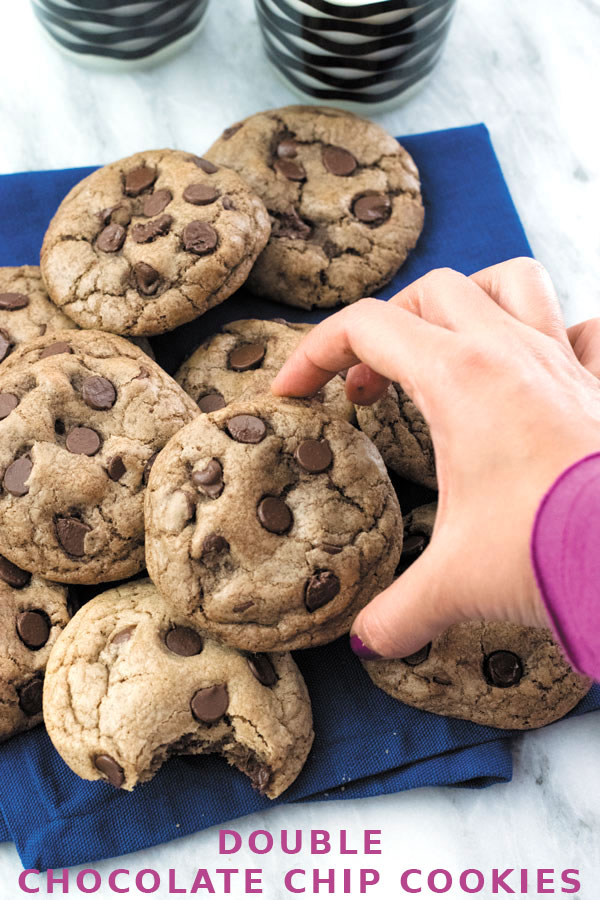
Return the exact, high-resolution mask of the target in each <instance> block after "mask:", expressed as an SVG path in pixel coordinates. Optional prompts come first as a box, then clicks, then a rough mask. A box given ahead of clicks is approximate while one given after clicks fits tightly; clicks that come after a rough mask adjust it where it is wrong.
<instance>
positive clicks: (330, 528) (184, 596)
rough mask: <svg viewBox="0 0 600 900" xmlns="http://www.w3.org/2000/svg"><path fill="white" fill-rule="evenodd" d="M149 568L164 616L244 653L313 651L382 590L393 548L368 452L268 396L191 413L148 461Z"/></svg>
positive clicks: (392, 501) (340, 431)
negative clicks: (168, 607)
mask: <svg viewBox="0 0 600 900" xmlns="http://www.w3.org/2000/svg"><path fill="white" fill-rule="evenodd" d="M145 509H146V561H147V565H148V571H149V573H150V576H151V578H152V579H153V581H154V583H155V584H156V585H157V586H158V588H159V590H160V591H161V592H162V593H163V595H164V596H165V597H167V598H168V599H169V603H171V604H172V605H173V608H175V609H179V610H181V611H183V612H189V613H193V614H195V615H197V617H198V621H199V622H200V623H201V624H202V627H203V628H204V629H205V630H206V631H208V632H209V633H211V634H213V635H215V636H216V637H219V638H221V639H223V640H225V641H226V642H227V643H229V644H231V645H232V646H235V647H242V648H244V649H249V650H289V649H296V648H300V647H308V646H317V645H320V644H326V643H328V642H329V641H332V640H334V639H335V638H337V637H339V636H340V635H342V634H344V633H345V632H347V631H348V630H349V627H350V624H351V622H352V620H353V618H354V617H355V616H356V614H357V612H358V611H359V609H361V608H362V607H363V606H364V605H365V604H366V603H368V602H369V600H370V599H371V598H372V597H373V596H374V594H376V593H377V592H378V591H380V590H382V589H383V588H385V587H386V586H387V585H388V584H389V583H390V582H391V580H392V578H393V574H394V570H395V568H396V565H397V562H398V558H399V555H400V548H401V544H402V519H401V515H400V507H399V505H398V501H397V499H396V495H395V493H394V490H393V488H392V485H391V483H390V481H389V478H388V476H387V473H386V470H385V466H384V465H383V462H382V460H381V457H380V456H379V453H378V451H377V450H376V448H375V447H374V446H373V444H372V443H371V442H370V441H369V439H368V438H367V437H365V435H363V434H361V433H360V432H359V431H357V429H355V428H353V427H352V425H349V424H348V423H346V422H343V421H342V420H341V419H336V418H333V417H331V416H330V415H328V414H327V413H325V412H323V411H319V410H317V409H315V408H314V407H310V406H309V405H308V404H306V403H303V402H301V401H283V400H276V399H275V398H273V397H270V396H268V395H262V396H261V397H259V398H255V399H246V400H241V401H237V402H236V403H233V404H231V405H230V406H228V407H226V408H225V409H221V410H219V411H217V412H214V413H210V414H208V415H205V416H198V417H197V418H196V419H195V420H194V422H192V423H191V424H190V425H188V426H186V427H185V428H184V429H182V430H181V432H180V433H179V434H177V435H175V436H174V438H173V439H172V440H171V441H170V442H169V444H168V445H167V447H165V449H164V451H163V452H162V453H161V454H159V456H158V458H157V460H156V464H155V466H154V467H153V470H152V472H151V475H150V479H149V482H148V489H147V496H146V504H145Z"/></svg>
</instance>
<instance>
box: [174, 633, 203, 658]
mask: <svg viewBox="0 0 600 900" xmlns="http://www.w3.org/2000/svg"><path fill="white" fill-rule="evenodd" d="M165 644H166V645H167V647H168V648H169V650H170V651H171V653H176V654H177V656H197V655H198V654H199V653H201V652H202V648H203V647H204V643H203V641H202V638H201V637H200V635H199V634H198V632H197V631H194V629H193V628H186V627H185V626H183V625H178V626H176V627H174V628H171V630H170V631H168V632H167V634H166V636H165Z"/></svg>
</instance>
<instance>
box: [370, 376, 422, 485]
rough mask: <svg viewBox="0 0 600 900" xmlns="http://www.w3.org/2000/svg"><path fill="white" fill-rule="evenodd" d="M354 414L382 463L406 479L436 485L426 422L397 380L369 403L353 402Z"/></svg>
mask: <svg viewBox="0 0 600 900" xmlns="http://www.w3.org/2000/svg"><path fill="white" fill-rule="evenodd" d="M356 418H357V420H358V427H359V428H360V429H361V431H364V433H365V434H366V435H368V436H369V437H370V438H371V440H372V441H373V443H374V444H375V446H376V447H377V449H378V450H379V452H380V453H381V455H382V457H383V461H384V462H385V464H386V466H389V468H390V469H392V470H393V471H394V472H396V473H397V474H398V475H401V476H402V477H403V478H407V479H408V480H409V481H416V482H417V483H418V484H423V485H425V486H426V487H430V488H436V487H437V479H436V474H435V458H434V453H433V443H432V441H431V434H430V431H429V426H428V425H427V422H426V421H425V419H424V418H423V416H422V414H421V412H420V411H419V409H418V408H417V407H416V406H415V404H414V403H413V401H412V400H411V399H410V397H409V396H408V394H406V393H405V392H404V391H403V390H402V388H401V387H400V385H399V384H391V385H390V386H389V387H388V389H387V391H386V392H385V394H384V395H383V397H380V399H379V400H377V401H376V402H375V403H373V404H372V405H371V406H357V407H356Z"/></svg>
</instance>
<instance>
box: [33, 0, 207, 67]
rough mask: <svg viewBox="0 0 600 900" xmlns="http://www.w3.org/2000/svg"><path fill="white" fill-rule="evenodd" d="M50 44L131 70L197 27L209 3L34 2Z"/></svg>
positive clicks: (176, 45)
mask: <svg viewBox="0 0 600 900" xmlns="http://www.w3.org/2000/svg"><path fill="white" fill-rule="evenodd" d="M32 3H33V10H34V12H35V14H36V16H37V18H38V20H39V21H40V23H41V25H42V26H43V28H44V31H45V33H46V35H47V37H48V38H49V40H50V41H51V42H52V43H53V44H54V45H55V46H56V47H57V48H58V49H59V50H61V51H62V52H63V53H65V54H66V55H67V56H69V57H71V58H72V59H75V60H77V62H80V63H86V64H88V65H92V66H95V67H100V68H105V69H125V70H126V69H131V68H139V67H142V66H144V65H152V64H154V63H156V62H162V61H163V60H164V59H166V58H168V57H170V56H173V55H174V54H175V53H177V52H178V51H179V50H180V49H182V48H183V47H184V46H186V45H187V44H188V43H190V42H191V41H192V40H193V38H194V37H195V36H196V34H197V33H198V31H199V30H200V29H201V27H202V25H203V23H204V18H205V13H206V10H207V8H208V3H209V0H32Z"/></svg>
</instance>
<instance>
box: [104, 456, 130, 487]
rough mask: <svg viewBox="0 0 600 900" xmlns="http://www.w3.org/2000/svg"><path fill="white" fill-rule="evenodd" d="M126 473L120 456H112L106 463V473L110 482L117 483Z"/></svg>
mask: <svg viewBox="0 0 600 900" xmlns="http://www.w3.org/2000/svg"><path fill="white" fill-rule="evenodd" d="M126 471H127V469H126V467H125V463H124V462H123V458H122V457H121V456H113V457H112V458H111V459H109V461H108V466H107V472H108V477H109V478H110V480H111V481H118V480H119V478H122V477H123V475H124V474H125V472H126Z"/></svg>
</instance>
